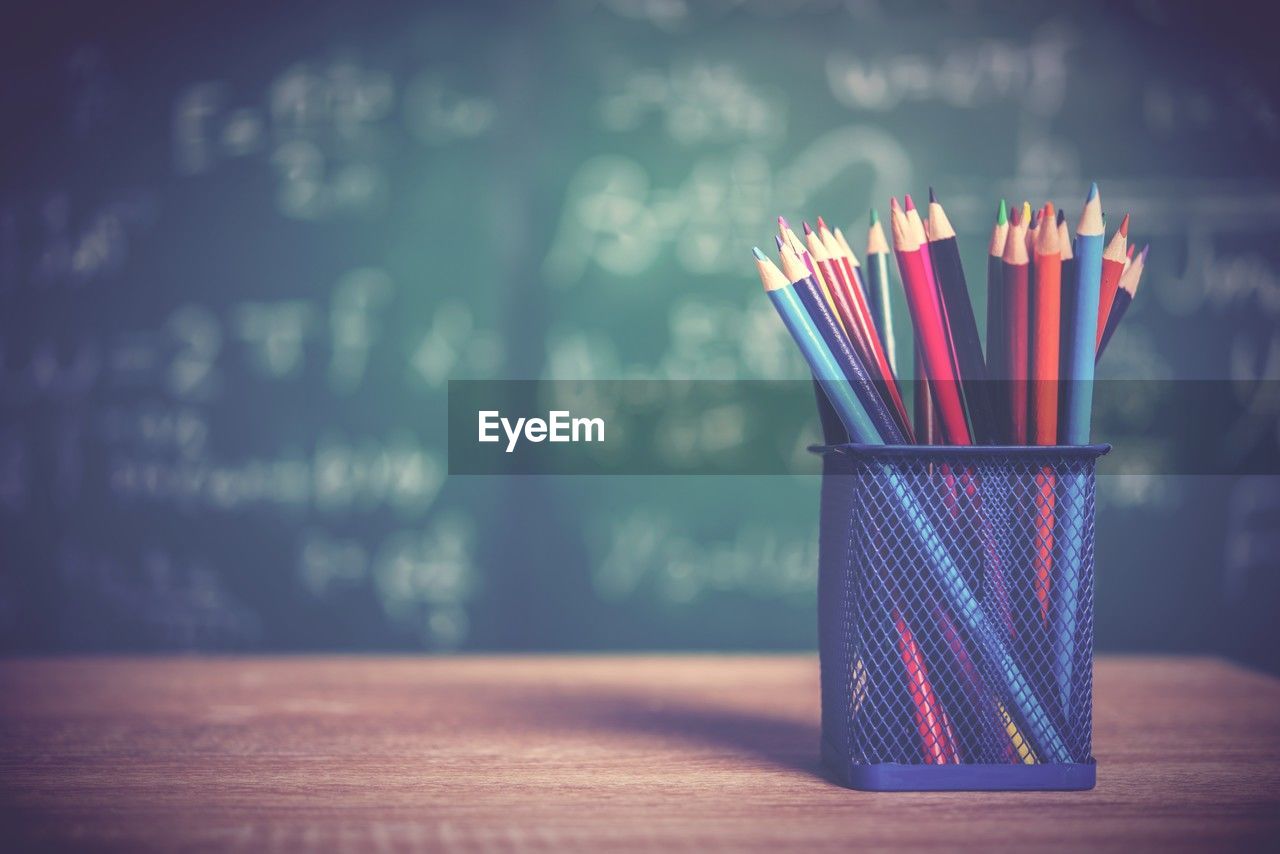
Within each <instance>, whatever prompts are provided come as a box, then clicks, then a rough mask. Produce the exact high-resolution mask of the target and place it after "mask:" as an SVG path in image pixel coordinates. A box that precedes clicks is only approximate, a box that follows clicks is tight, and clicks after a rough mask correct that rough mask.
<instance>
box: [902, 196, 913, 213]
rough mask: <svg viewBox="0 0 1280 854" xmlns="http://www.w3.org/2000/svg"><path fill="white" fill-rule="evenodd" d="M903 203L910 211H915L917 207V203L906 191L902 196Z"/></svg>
mask: <svg viewBox="0 0 1280 854" xmlns="http://www.w3.org/2000/svg"><path fill="white" fill-rule="evenodd" d="M902 204H903V206H904V207H905V208H906V209H907V210H909V211H913V210H915V209H916V203H915V202H913V201H911V194H910V193H906V194H904V195H903V196H902Z"/></svg>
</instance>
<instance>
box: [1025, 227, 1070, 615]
mask: <svg viewBox="0 0 1280 854" xmlns="http://www.w3.org/2000/svg"><path fill="white" fill-rule="evenodd" d="M1040 222H1041V227H1040V229H1039V230H1038V233H1037V234H1036V249H1035V259H1036V260H1035V266H1034V269H1035V273H1034V276H1035V281H1034V283H1033V285H1032V288H1031V316H1032V331H1031V389H1030V401H1029V403H1030V421H1031V423H1030V430H1031V440H1032V442H1033V443H1034V444H1036V445H1052V444H1054V443H1055V442H1056V441H1057V437H1058V357H1059V352H1060V342H1059V334H1060V329H1061V317H1062V252H1061V250H1060V249H1059V247H1058V225H1057V223H1056V222H1055V221H1054V214H1053V205H1052V204H1046V205H1045V206H1044V213H1043V215H1042V216H1041V217H1040ZM1056 486H1057V478H1056V477H1055V475H1054V473H1053V470H1052V469H1051V468H1049V467H1047V466H1046V467H1044V468H1042V469H1041V470H1040V471H1039V472H1038V473H1037V474H1036V488H1037V492H1038V493H1039V495H1038V497H1037V500H1036V507H1035V524H1036V557H1035V573H1034V579H1033V585H1034V588H1035V594H1036V601H1037V602H1038V603H1039V604H1040V616H1041V618H1042V619H1043V620H1044V622H1045V625H1048V622H1049V585H1050V577H1051V572H1052V566H1053V528H1054V519H1055V516H1056V512H1055V510H1056V507H1055V505H1056V503H1057V497H1056V496H1057V490H1056Z"/></svg>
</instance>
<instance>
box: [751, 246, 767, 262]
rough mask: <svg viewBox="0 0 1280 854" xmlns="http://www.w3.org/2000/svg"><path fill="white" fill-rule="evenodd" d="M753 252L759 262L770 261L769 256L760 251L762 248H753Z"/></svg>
mask: <svg viewBox="0 0 1280 854" xmlns="http://www.w3.org/2000/svg"><path fill="white" fill-rule="evenodd" d="M751 252H752V254H754V255H755V256H756V260H757V261H768V260H769V258H768V256H767V255H765V254H764V253H763V252H761V251H760V247H759V246H752V247H751Z"/></svg>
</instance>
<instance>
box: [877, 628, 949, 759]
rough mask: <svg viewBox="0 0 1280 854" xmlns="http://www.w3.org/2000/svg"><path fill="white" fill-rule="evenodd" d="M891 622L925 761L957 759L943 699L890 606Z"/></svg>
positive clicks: (915, 646) (909, 631) (910, 636)
mask: <svg viewBox="0 0 1280 854" xmlns="http://www.w3.org/2000/svg"><path fill="white" fill-rule="evenodd" d="M893 623H894V626H895V627H896V628H897V629H898V654H899V655H900V656H901V657H902V665H903V667H904V668H906V671H907V691H908V693H910V694H911V703H912V705H913V706H914V707H915V719H916V731H917V732H919V734H920V746H921V748H922V753H923V755H924V761H925V763H926V764H929V765H946V764H949V763H958V762H959V761H960V755H959V753H957V748H956V737H955V733H954V732H953V731H952V729H951V721H950V720H949V719H948V718H947V713H946V710H944V709H943V708H942V701H941V700H940V699H938V694H937V692H936V691H934V690H933V684H932V683H931V682H930V681H929V670H928V668H927V667H926V666H925V663H924V656H922V655H921V654H920V647H919V645H918V644H917V643H916V639H915V635H913V634H912V632H911V629H910V628H909V627H908V626H907V623H906V621H905V620H903V618H902V615H901V614H900V613H898V609H897V608H894V609H893Z"/></svg>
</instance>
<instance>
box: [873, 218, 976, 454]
mask: <svg viewBox="0 0 1280 854" xmlns="http://www.w3.org/2000/svg"><path fill="white" fill-rule="evenodd" d="M891 208H892V211H891V219H892V227H893V246H894V254H895V255H896V256H897V259H898V272H899V274H900V276H901V278H902V287H903V290H904V291H905V292H906V295H907V308H908V309H910V311H911V323H912V325H913V326H914V328H915V333H916V340H917V341H918V342H920V351H921V354H922V355H923V356H924V367H925V373H926V374H927V375H928V379H929V388H930V390H931V391H932V392H933V398H934V402H935V403H936V404H937V408H938V415H939V418H940V419H941V421H942V431H943V435H944V437H945V439H946V441H947V442H948V443H949V444H952V445H971V444H973V440H972V439H971V438H970V436H969V426H968V424H967V423H966V421H965V417H964V404H963V403H962V401H961V398H960V384H959V382H957V377H956V373H955V367H954V364H953V362H952V360H951V348H950V347H949V346H948V344H949V341H948V335H947V329H946V326H945V324H944V323H943V318H942V309H941V306H940V305H939V297H938V291H937V288H935V287H934V286H933V283H932V281H931V279H930V278H929V276H928V274H927V273H926V271H925V264H924V259H923V258H922V257H921V241H920V238H919V237H918V236H917V234H916V233H915V230H914V229H912V228H911V226H910V224H909V223H908V221H907V217H906V215H905V214H904V213H903V211H902V208H901V207H899V206H898V200H897V199H894V200H893V203H892V205H891Z"/></svg>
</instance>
